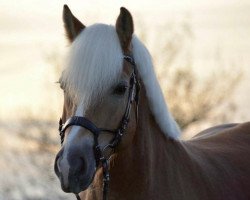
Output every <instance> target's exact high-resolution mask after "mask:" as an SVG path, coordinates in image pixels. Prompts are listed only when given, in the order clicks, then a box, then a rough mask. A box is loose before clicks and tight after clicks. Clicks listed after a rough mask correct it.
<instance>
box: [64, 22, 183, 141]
mask: <svg viewBox="0 0 250 200" xmlns="http://www.w3.org/2000/svg"><path fill="white" fill-rule="evenodd" d="M132 46H133V56H134V59H135V62H136V64H137V68H138V71H139V74H140V77H141V79H142V81H143V84H144V86H145V88H146V93H147V97H148V99H149V103H150V107H151V110H152V113H153V115H154V117H155V119H156V122H157V123H158V124H159V127H160V128H161V130H162V131H163V132H164V134H165V135H166V136H167V137H171V138H177V137H178V135H179V133H180V130H179V128H178V126H177V124H176V122H175V120H174V119H173V118H172V116H171V114H170V112H169V111H168V108H167V106H166V104H165V100H164V97H163V95H162V92H161V88H160V85H159V83H158V81H157V78H156V75H155V72H154V69H153V64H152V60H151V56H150V54H149V52H148V50H147V49H146V47H145V46H144V45H143V44H142V43H141V42H140V40H139V39H138V38H137V37H136V36H133V39H132ZM122 66H123V52H122V49H121V46H120V42H119V39H118V36H117V33H116V30H115V27H114V26H111V25H104V24H94V25H92V26H89V27H86V28H85V29H84V31H82V32H81V33H80V34H79V36H78V37H77V38H76V39H75V41H74V42H73V43H72V47H71V50H70V53H69V58H68V62H67V63H66V66H65V72H64V73H63V75H62V77H61V83H62V84H63V83H67V84H65V87H66V88H65V89H66V90H68V92H69V94H70V96H71V98H72V99H73V101H74V102H75V103H76V104H77V105H78V104H82V105H83V108H85V109H84V110H86V108H87V107H88V106H89V105H90V103H93V102H95V100H96V99H97V98H101V97H102V95H103V94H104V93H105V92H107V90H108V89H109V88H110V87H111V86H112V85H113V84H114V83H115V82H117V81H118V78H119V77H120V76H119V75H120V74H121V72H122Z"/></svg>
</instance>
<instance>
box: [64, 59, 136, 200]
mask: <svg viewBox="0 0 250 200" xmlns="http://www.w3.org/2000/svg"><path fill="white" fill-rule="evenodd" d="M123 59H124V60H126V61H127V62H129V63H130V64H131V65H132V66H133V72H132V74H131V76H130V86H129V94H128V101H127V105H126V109H125V112H124V114H123V117H122V119H121V121H120V123H119V126H118V128H117V129H115V130H110V129H104V128H98V127H97V126H96V125H95V124H94V123H92V122H91V121H90V120H89V119H87V118H85V117H80V116H73V117H70V118H69V119H68V120H67V121H66V122H65V123H64V124H63V122H62V119H60V120H59V132H60V137H61V145H63V142H64V137H65V131H66V129H67V128H68V127H70V126H81V127H83V128H86V129H88V130H89V131H90V132H91V133H92V134H93V136H94V145H93V149H94V153H95V160H96V167H98V166H99V164H101V167H102V170H103V200H107V194H108V187H109V180H110V176H109V158H106V157H104V151H105V150H106V149H107V148H110V149H112V150H114V149H115V148H116V147H117V146H118V145H119V144H120V142H121V139H122V137H123V135H124V133H125V130H126V129H127V126H128V123H129V117H130V111H131V106H132V103H133V102H135V103H136V121H137V120H138V103H139V92H140V83H139V80H138V76H137V69H136V63H135V61H134V58H133V57H132V56H130V55H124V56H123ZM103 132H109V133H111V134H114V137H113V139H112V140H111V141H110V142H109V143H108V144H107V145H106V146H105V147H104V148H103V149H101V147H100V145H99V141H98V138H99V135H100V134H101V133H103ZM75 195H76V198H77V199H78V200H79V199H80V197H79V195H78V194H75Z"/></svg>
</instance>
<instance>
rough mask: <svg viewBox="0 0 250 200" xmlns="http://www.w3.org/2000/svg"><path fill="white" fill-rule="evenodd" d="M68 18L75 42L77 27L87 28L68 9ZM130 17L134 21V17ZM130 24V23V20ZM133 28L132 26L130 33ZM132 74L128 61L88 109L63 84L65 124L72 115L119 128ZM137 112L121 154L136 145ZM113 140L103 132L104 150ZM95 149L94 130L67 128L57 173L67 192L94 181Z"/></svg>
mask: <svg viewBox="0 0 250 200" xmlns="http://www.w3.org/2000/svg"><path fill="white" fill-rule="evenodd" d="M64 15H67V16H66V17H65V16H64V18H66V19H64V20H65V26H66V31H67V32H68V36H69V39H70V40H73V39H74V38H73V36H72V35H73V33H74V34H75V36H74V37H76V36H77V34H76V33H77V28H79V27H81V29H84V26H83V25H82V24H77V23H80V22H79V21H76V20H75V19H76V18H74V17H73V15H72V14H71V12H70V11H69V10H68V8H67V7H65V10H64ZM121 15H123V16H121ZM127 15H128V13H127V11H126V12H125V13H124V10H123V11H122V12H121V14H120V18H122V17H123V18H127V17H128V16H127ZM69 16H70V17H71V19H70V20H69V19H68V18H67V17H69ZM129 17H130V18H131V16H129ZM131 20H132V18H131ZM121 21H122V19H121ZM123 21H124V20H123ZM125 21H126V20H125ZM126 22H127V23H128V21H126ZM67 23H70V24H71V25H69V27H71V28H72V27H74V26H72V24H73V25H75V29H74V30H70V29H67ZM119 23H120V22H119V18H118V21H117V25H116V29H117V33H118V36H119V39H120V41H121V46H122V49H123V51H127V50H128V49H129V48H128V46H126V45H125V44H124V43H123V42H125V43H127V45H129V44H130V41H129V42H128V41H126V40H124V38H121V35H122V34H124V33H121V32H120V33H119ZM130 25H132V21H131V22H129V23H128V24H126V25H125V27H126V26H130ZM132 29H133V28H132ZM132 29H131V27H130V30H132ZM123 31H124V30H123ZM125 32H126V31H125ZM69 34H70V35H69ZM131 37H132V32H131V33H130V40H131ZM123 40H124V41H123ZM122 41H123V42H122ZM132 72H133V68H132V66H131V64H130V63H128V62H126V61H124V63H123V70H122V73H121V74H120V76H119V77H118V79H117V81H116V82H115V83H113V84H112V85H111V86H110V87H109V88H108V89H107V90H105V92H104V93H102V95H101V97H100V98H97V99H96V100H95V101H94V102H91V103H90V104H88V106H87V107H86V106H85V107H84V106H83V105H82V104H81V103H75V101H74V100H73V99H72V97H71V95H70V93H69V91H68V90H67V87H66V85H67V82H64V83H61V87H62V89H63V90H64V107H63V114H62V120H63V122H65V121H66V120H67V119H68V118H70V117H71V116H84V117H85V118H87V119H89V120H90V121H91V122H92V123H93V124H95V125H96V126H97V127H99V128H105V129H111V130H112V129H113V130H114V129H117V128H118V126H119V124H120V121H121V119H122V117H123V115H124V112H125V110H126V106H127V103H128V95H129V86H130V77H131V74H132ZM96 81H98V80H96ZM93 90H95V88H93ZM135 109H136V108H135V105H132V110H131V113H130V122H129V124H128V127H127V129H126V134H125V136H124V137H123V139H122V141H121V143H120V144H119V146H118V148H117V151H116V153H118V154H119V152H120V151H122V150H123V149H124V148H128V147H129V144H131V143H132V140H133V136H134V133H135V129H136V119H135V118H136V117H135ZM113 137H114V135H113V134H112V133H106V132H103V133H101V134H100V136H99V138H98V141H99V144H100V146H101V148H103V147H105V146H106V145H107V144H108V143H109V142H110V141H111V140H112V139H113ZM93 146H94V135H93V133H92V132H91V131H89V130H87V129H86V128H83V127H80V126H70V127H69V128H67V129H66V131H65V139H64V143H63V146H62V149H61V150H60V151H59V153H58V154H57V156H56V160H55V172H56V174H57V176H58V177H59V179H60V181H61V186H62V189H63V190H64V191H65V192H73V193H79V192H81V191H83V190H85V189H86V188H87V187H88V186H89V185H90V184H91V182H92V181H93V178H94V175H95V172H96V170H97V169H98V166H96V159H95V152H94V148H93ZM104 153H105V156H106V157H108V156H110V155H111V154H112V152H111V151H105V152H104Z"/></svg>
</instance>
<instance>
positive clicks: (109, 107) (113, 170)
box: [55, 5, 250, 200]
mask: <svg viewBox="0 0 250 200" xmlns="http://www.w3.org/2000/svg"><path fill="white" fill-rule="evenodd" d="M63 19H64V25H65V29H66V34H67V36H68V39H69V41H70V42H71V49H70V52H69V57H68V62H67V63H66V66H65V69H64V71H63V73H62V76H61V78H60V85H61V88H62V89H63V90H64V107H63V114H62V119H61V123H60V131H61V137H62V148H61V150H60V152H59V153H58V154H57V157H56V160H55V172H56V174H57V176H58V177H59V179H60V182H61V187H62V189H63V190H64V191H65V192H71V193H74V194H77V196H78V194H79V193H80V195H79V196H78V198H79V199H80V198H81V199H86V200H94V199H102V198H106V197H108V199H110V200H114V199H116V200H117V199H119V200H123V199H124V200H146V199H148V200H183V199H185V200H201V199H202V200H247V199H248V200H249V199H250V123H249V122H248V123H242V124H226V125H220V126H217V127H213V128H210V129H207V130H205V131H203V132H201V133H200V134H198V135H197V136H195V137H194V138H192V139H190V140H187V141H182V140H180V139H178V135H179V134H180V130H179V128H178V126H177V124H176V122H175V120H174V119H173V117H172V116H171V114H170V112H169V111H168V108H167V106H166V104H165V101H164V98H163V95H162V92H161V89H160V86H159V84H158V81H157V78H156V75H155V72H154V69H153V64H152V61H151V57H150V54H149V52H148V51H147V49H146V48H145V46H144V45H143V44H142V42H141V41H140V40H139V39H138V38H137V37H136V36H135V35H134V34H133V32H134V26H133V20H132V16H131V14H130V13H129V12H128V11H127V10H126V9H125V8H121V10H120V15H119V17H118V18H117V21H116V25H115V26H111V25H104V24H95V25H92V26H88V27H85V26H84V25H83V24H82V23H81V22H80V21H79V20H78V19H77V18H76V17H75V16H74V15H73V14H72V13H71V11H70V10H69V8H68V7H67V6H66V5H65V6H64V12H63ZM139 83H140V85H139ZM139 88H140V93H139ZM139 97H140V98H139ZM137 111H138V112H137ZM72 116H73V117H72ZM97 127H99V128H97ZM100 127H104V128H105V129H101V128H100ZM109 175H110V176H109ZM103 179H104V180H103ZM108 180H109V192H108V193H107V188H105V186H107V187H108V185H107V184H106V183H107V182H108ZM103 181H104V188H103ZM105 184H106V185H105ZM103 190H104V191H103ZM103 192H104V193H105V195H103ZM102 195H103V197H102Z"/></svg>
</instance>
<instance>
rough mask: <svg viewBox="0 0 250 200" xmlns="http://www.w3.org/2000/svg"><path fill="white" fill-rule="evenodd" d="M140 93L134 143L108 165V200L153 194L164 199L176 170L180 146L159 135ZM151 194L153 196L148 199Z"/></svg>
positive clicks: (160, 133)
mask: <svg viewBox="0 0 250 200" xmlns="http://www.w3.org/2000/svg"><path fill="white" fill-rule="evenodd" d="M142 93H143V94H142V95H143V96H142V98H141V101H140V107H139V122H138V125H137V132H136V133H135V136H134V140H133V144H131V145H130V146H129V147H128V148H126V150H124V151H122V152H120V153H119V154H118V155H117V157H116V158H115V160H114V163H113V164H111V171H110V173H111V185H110V196H111V199H117V196H119V197H120V199H121V197H124V199H135V198H136V199H157V198H156V197H157V195H156V194H155V192H153V191H159V194H161V195H164V196H165V197H166V195H165V192H163V191H166V188H168V186H167V184H168V182H171V181H172V182H173V180H170V179H169V177H168V176H169V173H172V172H171V171H172V169H173V168H175V169H176V166H175V165H176V163H175V162H176V159H178V158H179V157H180V156H178V155H177V154H180V151H181V148H179V147H181V145H180V143H179V142H178V141H175V140H172V139H170V138H167V137H166V136H165V135H164V133H162V131H161V130H160V128H159V126H158V124H157V123H156V121H155V118H154V116H153V115H152V112H151V110H150V108H149V103H148V100H147V98H146V95H145V91H142ZM168 180H169V181H168ZM155 187H157V188H155ZM160 190H162V191H160ZM130 195H131V196H130ZM134 195H136V197H135V196H134ZM150 195H154V197H152V198H150ZM112 197H113V198H112Z"/></svg>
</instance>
